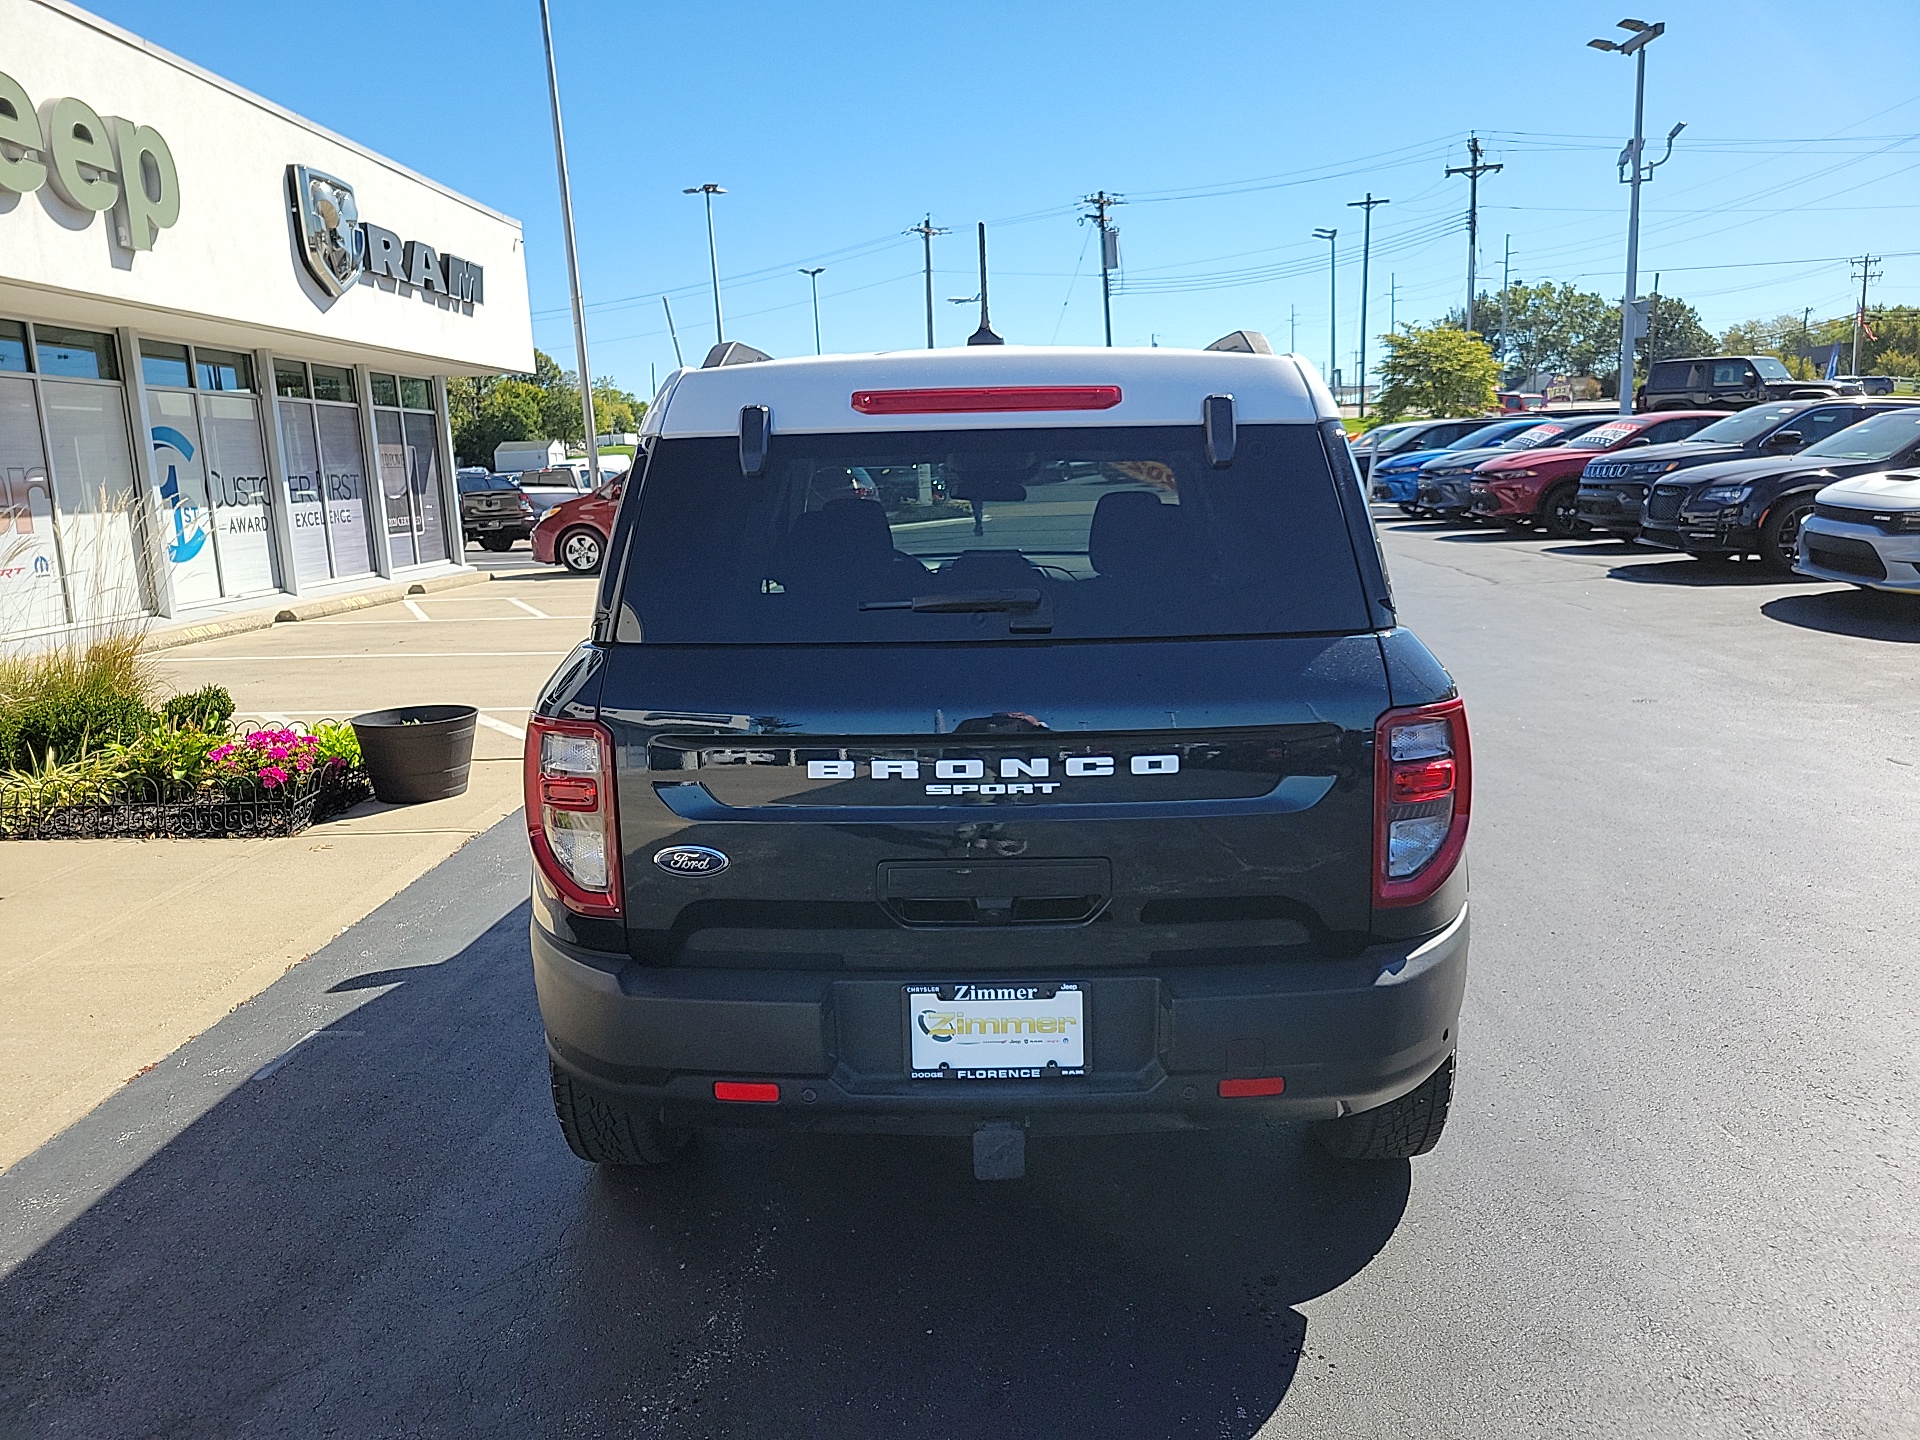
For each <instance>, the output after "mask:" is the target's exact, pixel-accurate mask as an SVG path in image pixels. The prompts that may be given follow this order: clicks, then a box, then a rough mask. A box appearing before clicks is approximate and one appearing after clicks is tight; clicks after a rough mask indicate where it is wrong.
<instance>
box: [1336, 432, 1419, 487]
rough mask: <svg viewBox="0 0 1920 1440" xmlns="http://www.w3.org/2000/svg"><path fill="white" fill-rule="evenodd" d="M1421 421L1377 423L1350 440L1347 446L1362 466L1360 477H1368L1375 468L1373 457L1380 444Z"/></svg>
mask: <svg viewBox="0 0 1920 1440" xmlns="http://www.w3.org/2000/svg"><path fill="white" fill-rule="evenodd" d="M1420 423H1421V422H1420V421H1418V420H1407V421H1402V422H1401V423H1400V424H1398V425H1376V426H1374V427H1373V428H1372V429H1371V430H1368V431H1366V432H1364V433H1363V434H1359V435H1356V436H1354V437H1353V438H1352V439H1351V440H1349V441H1348V442H1347V447H1348V449H1350V450H1351V451H1352V452H1353V463H1354V464H1355V465H1357V466H1358V467H1359V468H1360V478H1361V479H1362V480H1364V479H1366V478H1367V473H1368V471H1370V470H1371V469H1372V468H1373V457H1374V455H1375V454H1377V453H1378V451H1379V448H1380V446H1382V445H1384V444H1389V443H1390V442H1391V441H1392V440H1393V439H1394V437H1395V436H1397V435H1399V434H1401V433H1402V432H1403V431H1407V430H1411V429H1412V428H1413V427H1414V426H1415V425H1418V424H1420Z"/></svg>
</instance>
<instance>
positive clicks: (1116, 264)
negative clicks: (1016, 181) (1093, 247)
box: [1080, 190, 1127, 349]
mask: <svg viewBox="0 0 1920 1440" xmlns="http://www.w3.org/2000/svg"><path fill="white" fill-rule="evenodd" d="M1080 203H1081V204H1082V205H1091V206H1093V213H1092V214H1091V215H1084V214H1083V215H1082V216H1081V217H1080V220H1081V223H1082V224H1084V223H1085V222H1087V221H1088V220H1091V221H1093V222H1094V224H1096V225H1098V226H1099V227H1100V307H1101V312H1102V314H1103V315H1104V316H1105V318H1106V323H1107V348H1108V349H1112V348H1113V272H1114V271H1115V270H1117V269H1119V268H1120V232H1119V231H1118V230H1116V229H1114V228H1113V224H1112V222H1111V221H1109V220H1108V219H1107V211H1109V210H1111V209H1112V208H1113V207H1114V206H1115V205H1124V204H1126V203H1127V202H1126V201H1125V200H1124V199H1123V198H1122V197H1120V196H1118V195H1109V194H1107V192H1106V191H1104V190H1099V191H1096V192H1094V193H1093V194H1091V195H1089V196H1087V197H1086V198H1085V199H1084V200H1082V201H1081V202H1080Z"/></svg>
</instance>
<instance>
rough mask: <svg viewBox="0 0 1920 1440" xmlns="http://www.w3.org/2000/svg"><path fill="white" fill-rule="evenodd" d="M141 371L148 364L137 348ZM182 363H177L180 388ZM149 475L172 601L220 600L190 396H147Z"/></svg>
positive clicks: (202, 458)
mask: <svg viewBox="0 0 1920 1440" xmlns="http://www.w3.org/2000/svg"><path fill="white" fill-rule="evenodd" d="M140 348H141V369H142V370H143V371H145V370H146V369H147V368H148V366H149V365H151V364H152V363H153V362H152V361H151V360H149V359H148V357H147V355H146V348H147V347H146V346H145V345H142V346H141V347H140ZM186 368H187V362H186V360H185V359H184V358H183V359H182V360H181V361H180V369H181V371H182V376H181V380H182V383H184V382H185V371H186ZM147 411H148V414H149V415H150V416H151V418H152V420H153V474H154V479H155V480H157V481H158V482H159V486H160V517H159V518H160V552H161V554H163V555H165V556H166V558H167V565H168V568H169V569H170V570H171V571H172V574H173V597H174V599H175V601H176V602H177V603H179V604H181V605H204V604H206V603H207V602H208V601H210V600H218V599H219V598H220V562H219V557H218V555H217V553H216V551H215V547H214V544H213V527H212V519H213V517H212V514H211V512H210V510H209V508H208V505H207V473H206V457H205V455H204V454H203V450H204V447H203V445H202V444H201V441H200V424H199V420H198V418H197V417H196V415H195V414H194V409H193V396H192V395H190V394H188V393H186V392H185V391H183V390H158V389H156V390H151V391H149V392H148V393H147Z"/></svg>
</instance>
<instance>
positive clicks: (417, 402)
mask: <svg viewBox="0 0 1920 1440" xmlns="http://www.w3.org/2000/svg"><path fill="white" fill-rule="evenodd" d="M400 403H401V404H402V405H403V406H405V407H406V408H407V409H409V410H431V409H433V387H432V386H431V385H429V384H427V382H426V381H424V380H415V379H414V378H413V377H412V376H410V375H402V376H401V377H400Z"/></svg>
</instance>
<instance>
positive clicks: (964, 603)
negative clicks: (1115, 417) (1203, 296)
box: [620, 425, 1370, 645]
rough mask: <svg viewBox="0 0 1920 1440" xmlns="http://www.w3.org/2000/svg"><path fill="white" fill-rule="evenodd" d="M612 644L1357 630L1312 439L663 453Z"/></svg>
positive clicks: (832, 439)
mask: <svg viewBox="0 0 1920 1440" xmlns="http://www.w3.org/2000/svg"><path fill="white" fill-rule="evenodd" d="M635 500H637V502H638V504H639V507H640V508H639V512H638V515H637V516H636V517H635V521H634V526H633V539H632V542H631V546H630V553H629V556H628V559H627V563H626V565H625V575H626V579H625V591H624V593H623V595H622V597H621V598H622V602H623V607H624V608H625V609H626V610H628V611H629V612H630V614H631V620H629V619H627V618H625V617H623V621H622V624H621V626H620V632H621V634H622V635H623V636H626V635H628V634H630V633H632V630H633V622H634V621H637V622H638V631H639V638H640V639H641V640H642V641H643V642H644V643H648V644H749V645H760V644H846V643H856V644H857V643H876V644H877V643H887V644H898V643H902V642H915V641H948V642H952V641H995V640H1006V639H1009V638H1021V639H1026V638H1049V639H1054V640H1063V639H1065V640H1103V639H1128V638H1148V637H1168V636H1205V635H1287V634H1303V633H1312V632H1329V631H1331V632H1339V631H1360V630H1366V629H1368V628H1369V626H1370V621H1369V616H1368V610H1367V605H1366V600H1365V595H1364V592H1363V589H1362V586H1361V583H1360V574H1359V569H1358V567H1357V565H1356V563H1355V560H1354V555H1353V548H1352V544H1351V542H1350V540H1349V539H1348V533H1347V529H1346V522H1345V517H1344V514H1343V512H1342V510H1341V506H1340V499H1339V495H1338V493H1337V491H1336V489H1335V481H1334V476H1333V472H1332V470H1331V468H1330V466H1329V464H1328V461H1327V456H1326V452H1325V450H1324V448H1323V447H1322V442H1321V438H1320V435H1319V433H1318V431H1317V430H1316V429H1315V428H1314V427H1313V426H1310V425H1243V426H1241V427H1240V428H1239V434H1238V447H1237V452H1236V455H1235V458H1234V462H1233V464H1232V465H1231V466H1229V467H1228V468H1226V469H1221V470H1215V469H1213V468H1212V467H1211V466H1209V464H1208V463H1207V460H1206V457H1205V455H1204V453H1203V450H1202V439H1201V430H1200V427H1199V426H1197V425H1194V426H1140V427H1125V428H1119V427H1115V428H1107V429H1094V428H1070V429H1045V430H1042V429H1032V430H997V431H984V430H953V431H919V432H911V433H863V434H850V435H775V436H774V437H773V440H772V445H771V450H770V452H769V457H768V461H767V465H766V473H765V474H764V475H763V476H761V477H759V478H755V479H750V478H747V477H746V476H743V475H742V474H741V471H740V450H739V442H738V440H737V439H736V438H734V437H731V436H728V437H724V438H717V439H677V440H674V439H663V440H661V441H660V442H659V443H658V444H657V445H656V446H655V448H654V451H653V454H652V456H651V458H650V459H649V461H648V463H647V470H646V475H645V478H644V479H643V481H642V482H641V484H640V487H639V491H638V494H637V495H636V496H634V497H630V500H629V503H633V501H635Z"/></svg>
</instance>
